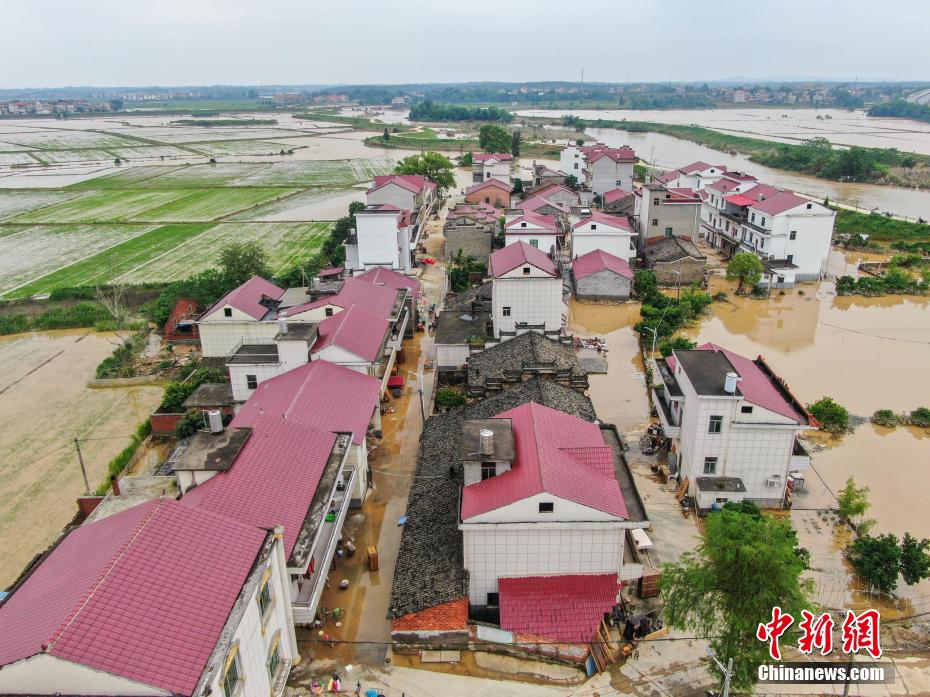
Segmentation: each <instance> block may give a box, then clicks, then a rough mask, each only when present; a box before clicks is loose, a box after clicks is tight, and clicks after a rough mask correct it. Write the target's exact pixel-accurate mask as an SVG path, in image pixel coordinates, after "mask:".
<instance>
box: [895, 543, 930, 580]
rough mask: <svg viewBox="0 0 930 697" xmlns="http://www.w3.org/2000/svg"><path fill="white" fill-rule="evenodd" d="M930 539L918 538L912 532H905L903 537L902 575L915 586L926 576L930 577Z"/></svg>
mask: <svg viewBox="0 0 930 697" xmlns="http://www.w3.org/2000/svg"><path fill="white" fill-rule="evenodd" d="M928 548H930V540H926V539H924V540H918V539H917V538H916V537H914V536H913V535H911V533H909V532H906V533H904V537H903V538H901V576H902V577H903V578H904V582H905V583H906V584H907V585H909V586H913V585H914V584H915V583H920V582H921V581H923V580H924V579H925V578H930V555H928V554H927V549H928Z"/></svg>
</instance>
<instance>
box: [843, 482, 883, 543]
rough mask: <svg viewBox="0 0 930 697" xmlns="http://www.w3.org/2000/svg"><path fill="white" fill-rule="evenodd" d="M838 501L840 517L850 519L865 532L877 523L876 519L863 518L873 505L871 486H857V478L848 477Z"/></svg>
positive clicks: (850, 521) (852, 523)
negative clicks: (871, 501)
mask: <svg viewBox="0 0 930 697" xmlns="http://www.w3.org/2000/svg"><path fill="white" fill-rule="evenodd" d="M836 502H837V506H838V507H839V513H840V517H841V518H843V519H845V520H847V521H849V523H850V524H851V525H855V526H856V528H857V529H858V530H861V531H862V532H863V533H864V532H866V531H867V530H868V529H869V528H870V527H872V525H874V524H875V521H874V520H865V519H864V518H863V516H865V514H866V513H867V512H868V510H869V508H870V507H871V506H872V504H871V503H869V487H867V486H856V480H855V479H853V478H852V477H850V478H849V479H847V480H846V484H845V485H844V486H843V488H842V489H840V493H839V494H838V495H837V497H836Z"/></svg>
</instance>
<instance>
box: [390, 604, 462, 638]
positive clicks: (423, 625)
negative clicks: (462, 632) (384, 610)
mask: <svg viewBox="0 0 930 697" xmlns="http://www.w3.org/2000/svg"><path fill="white" fill-rule="evenodd" d="M467 624H468V598H459V599H458V600H453V601H451V602H448V603H442V604H441V605H436V606H434V607H430V608H427V609H426V610H421V611H420V612H413V613H411V614H409V615H404V616H403V617H398V618H397V619H393V620H391V631H393V632H419V631H443V630H450V629H463V628H464V627H465V626H466V625H467Z"/></svg>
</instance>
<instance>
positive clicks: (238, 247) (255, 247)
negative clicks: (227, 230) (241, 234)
mask: <svg viewBox="0 0 930 697" xmlns="http://www.w3.org/2000/svg"><path fill="white" fill-rule="evenodd" d="M220 268H221V269H222V271H223V274H224V275H225V276H226V278H227V280H228V281H229V284H230V285H232V286H238V285H240V284H242V283H245V282H246V281H248V280H249V279H250V278H252V276H262V277H263V278H268V277H270V276H271V269H270V268H269V267H268V256H267V255H266V254H265V250H264V249H262V246H261V245H260V244H259V243H258V242H254V241H250V242H232V243H230V244H228V245H226V246H225V247H223V251H222V252H220Z"/></svg>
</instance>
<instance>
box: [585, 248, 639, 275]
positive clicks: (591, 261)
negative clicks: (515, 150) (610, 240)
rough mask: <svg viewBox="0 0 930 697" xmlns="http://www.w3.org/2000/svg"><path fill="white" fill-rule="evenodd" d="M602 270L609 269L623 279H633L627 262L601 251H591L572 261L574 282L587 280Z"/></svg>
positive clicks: (631, 270)
mask: <svg viewBox="0 0 930 697" xmlns="http://www.w3.org/2000/svg"><path fill="white" fill-rule="evenodd" d="M604 269H610V270H611V271H613V272H614V273H617V274H619V275H621V276H623V277H624V278H633V269H631V268H630V264H629V262H627V261H625V260H623V259H621V258H620V257H617V256H614V255H613V254H609V253H607V252H605V251H603V250H601V249H595V250H592V251H590V252H588V253H587V254H583V255H582V256H580V257H577V258H576V259H575V260H574V261H572V274H573V275H574V276H575V280H581V279H583V278H587V277H588V276H590V275H591V274H595V273H597V272H598V271H603V270H604Z"/></svg>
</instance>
